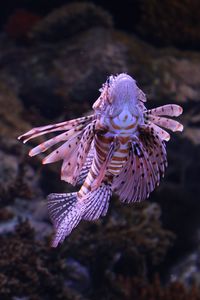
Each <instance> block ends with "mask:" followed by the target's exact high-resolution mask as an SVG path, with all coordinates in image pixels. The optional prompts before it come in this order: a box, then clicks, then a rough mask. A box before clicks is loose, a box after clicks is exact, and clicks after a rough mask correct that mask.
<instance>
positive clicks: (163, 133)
mask: <svg viewBox="0 0 200 300" xmlns="http://www.w3.org/2000/svg"><path fill="white" fill-rule="evenodd" d="M146 127H149V129H151V130H152V131H153V132H155V134H157V135H158V136H159V137H160V139H161V140H163V141H169V140H170V134H169V133H168V132H167V131H165V130H164V129H162V128H160V127H159V126H157V125H156V124H154V123H152V122H148V123H147V125H144V126H142V128H146Z"/></svg>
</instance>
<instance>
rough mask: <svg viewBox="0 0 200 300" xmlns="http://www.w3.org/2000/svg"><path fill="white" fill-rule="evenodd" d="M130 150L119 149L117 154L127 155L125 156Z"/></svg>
mask: <svg viewBox="0 0 200 300" xmlns="http://www.w3.org/2000/svg"><path fill="white" fill-rule="evenodd" d="M128 151H129V150H128V149H118V150H117V152H119V153H125V154H127V153H128Z"/></svg>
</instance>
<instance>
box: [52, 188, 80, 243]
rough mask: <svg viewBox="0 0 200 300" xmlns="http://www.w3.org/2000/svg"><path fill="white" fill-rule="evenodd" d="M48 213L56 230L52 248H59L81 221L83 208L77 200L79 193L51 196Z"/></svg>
mask: <svg viewBox="0 0 200 300" xmlns="http://www.w3.org/2000/svg"><path fill="white" fill-rule="evenodd" d="M48 211H49V215H50V218H51V220H52V222H53V224H54V227H55V229H56V234H55V236H54V239H53V241H52V247H57V246H58V244H59V243H62V242H63V241H64V239H65V237H66V236H68V235H69V234H70V233H71V231H72V229H73V228H74V227H76V226H77V225H78V223H79V222H80V221H81V217H82V214H83V206H82V203H81V202H80V201H78V200H77V193H70V194H50V195H49V196H48Z"/></svg>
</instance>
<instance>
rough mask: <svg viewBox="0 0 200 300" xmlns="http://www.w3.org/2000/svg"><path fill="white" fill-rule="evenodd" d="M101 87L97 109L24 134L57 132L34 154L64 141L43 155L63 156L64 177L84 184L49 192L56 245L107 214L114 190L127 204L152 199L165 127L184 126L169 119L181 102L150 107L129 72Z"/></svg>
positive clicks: (162, 163)
mask: <svg viewBox="0 0 200 300" xmlns="http://www.w3.org/2000/svg"><path fill="white" fill-rule="evenodd" d="M100 92H101V94H100V96H99V98H98V99H97V100H96V101H95V103H94V104H93V110H94V114H92V115H90V116H87V117H82V118H78V119H74V120H70V121H66V122H62V123H57V124H53V125H51V124H50V125H46V126H41V127H37V128H33V129H32V130H30V131H28V132H27V133H25V134H23V135H22V136H20V137H19V139H21V140H22V141H23V142H24V143H25V142H27V141H28V140H30V139H32V138H35V137H38V136H41V135H43V134H47V133H54V132H58V135H57V136H55V137H52V138H50V139H49V140H47V141H45V142H43V143H41V144H39V145H38V146H36V147H34V148H33V149H32V150H31V151H30V152H29V155H30V156H34V155H37V154H39V153H43V152H45V151H47V150H48V149H49V148H50V147H52V146H55V145H56V144H59V143H62V144H61V145H59V146H58V147H57V148H56V149H54V150H53V151H52V152H51V153H50V154H48V155H47V156H46V157H45V158H44V159H43V164H47V163H52V162H56V161H59V160H62V161H63V163H62V167H61V179H62V180H64V181H66V182H68V183H71V184H72V185H76V184H80V185H81V188H80V190H79V191H78V192H74V193H67V194H66V193H63V194H56V193H52V194H50V195H49V196H48V205H47V206H48V211H49V215H50V218H51V220H52V222H53V225H54V228H55V236H54V239H53V243H52V246H53V247H56V246H57V245H58V244H59V243H62V242H63V241H64V239H65V237H66V236H68V235H69V234H70V233H71V231H72V230H73V229H74V228H75V227H76V226H77V225H78V223H79V222H80V221H81V220H90V221H91V220H97V219H98V218H100V216H105V215H106V213H107V211H108V207H109V203H110V199H111V195H112V193H113V192H115V193H116V194H117V195H118V196H119V199H120V201H122V202H127V203H130V202H136V201H142V200H145V199H146V198H148V196H149V194H150V193H151V192H152V191H153V190H154V189H155V188H156V186H157V185H158V184H159V182H160V179H161V177H162V176H164V172H165V169H166V167H167V154H166V148H165V141H168V140H169V139H170V135H169V133H168V132H167V131H166V130H164V129H163V128H160V127H164V128H166V129H169V130H172V131H182V130H183V126H182V124H180V123H179V122H177V121H175V120H173V119H171V118H168V116H169V117H177V116H179V115H180V114H181V113H182V108H181V107H180V106H178V105H176V104H168V105H164V106H161V107H157V108H154V109H151V110H147V109H146V107H145V102H146V96H145V94H144V93H143V92H142V91H141V90H140V89H139V88H138V86H137V84H136V82H135V80H134V79H133V78H132V77H131V76H129V75H127V74H125V73H121V74H119V75H116V76H112V75H111V76H109V78H108V79H107V81H106V83H105V84H103V86H102V88H101V89H100ZM165 116H167V117H165ZM60 132H62V133H60Z"/></svg>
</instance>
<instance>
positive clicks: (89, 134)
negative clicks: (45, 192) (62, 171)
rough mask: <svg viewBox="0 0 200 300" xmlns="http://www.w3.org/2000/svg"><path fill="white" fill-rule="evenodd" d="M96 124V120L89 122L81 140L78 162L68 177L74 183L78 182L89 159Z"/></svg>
mask: <svg viewBox="0 0 200 300" xmlns="http://www.w3.org/2000/svg"><path fill="white" fill-rule="evenodd" d="M95 126H96V120H94V121H92V122H91V123H90V124H88V125H87V127H86V128H85V131H84V133H83V135H82V137H81V140H80V142H79V147H78V151H77V156H76V164H75V165H74V171H73V173H72V174H71V176H70V178H68V180H70V181H69V182H70V183H72V184H75V183H76V182H77V178H78V176H79V174H80V172H81V170H82V167H83V165H84V163H85V161H86V159H87V156H88V152H89V151H90V148H91V143H92V141H93V139H94V135H95Z"/></svg>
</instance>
